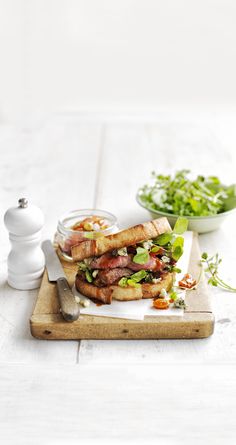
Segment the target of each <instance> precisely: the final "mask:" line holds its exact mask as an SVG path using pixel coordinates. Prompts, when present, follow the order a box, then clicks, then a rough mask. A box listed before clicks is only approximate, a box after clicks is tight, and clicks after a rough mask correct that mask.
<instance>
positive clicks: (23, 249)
mask: <svg viewBox="0 0 236 445" xmlns="http://www.w3.org/2000/svg"><path fill="white" fill-rule="evenodd" d="M18 204H19V205H18V207H11V208H10V209H8V210H7V211H6V213H5V215H4V223H5V226H6V228H7V230H8V231H9V239H10V241H11V246H12V248H11V251H10V253H9V255H8V284H9V285H10V286H11V287H14V288H15V289H21V290H27V289H36V288H37V287H39V286H40V282H41V276H42V274H43V271H44V266H45V258H44V254H43V251H42V249H41V231H42V227H43V224H44V216H43V213H42V211H41V210H40V209H39V208H38V207H36V206H35V205H29V204H28V201H27V199H26V198H21V199H19V201H18Z"/></svg>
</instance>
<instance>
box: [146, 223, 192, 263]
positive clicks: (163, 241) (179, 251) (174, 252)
mask: <svg viewBox="0 0 236 445" xmlns="http://www.w3.org/2000/svg"><path fill="white" fill-rule="evenodd" d="M187 228H188V220H187V219H186V218H184V217H179V218H178V219H177V221H176V223H175V225H174V228H173V231H172V232H167V233H163V234H162V235H159V236H158V237H157V238H156V239H155V240H153V242H154V244H155V245H156V246H160V247H165V249H167V250H170V251H171V256H172V258H173V259H174V260H175V261H178V260H179V258H180V257H181V256H182V255H183V252H184V238H183V237H182V236H179V235H182V234H183V233H184V232H185V231H186V230H187Z"/></svg>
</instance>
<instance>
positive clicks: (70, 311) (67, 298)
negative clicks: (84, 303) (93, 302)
mask: <svg viewBox="0 0 236 445" xmlns="http://www.w3.org/2000/svg"><path fill="white" fill-rule="evenodd" d="M57 291H58V297H59V301H60V306H61V313H62V315H63V318H64V319H65V320H66V321H75V320H77V319H78V317H79V306H78V304H77V303H76V301H75V297H74V295H73V293H72V291H71V288H70V286H69V284H68V281H67V280H66V278H64V277H61V278H58V280H57Z"/></svg>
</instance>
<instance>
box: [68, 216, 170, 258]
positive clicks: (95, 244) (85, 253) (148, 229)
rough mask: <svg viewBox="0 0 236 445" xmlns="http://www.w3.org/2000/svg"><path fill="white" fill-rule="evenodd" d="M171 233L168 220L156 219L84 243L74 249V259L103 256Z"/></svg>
mask: <svg viewBox="0 0 236 445" xmlns="http://www.w3.org/2000/svg"><path fill="white" fill-rule="evenodd" d="M170 231H171V227H170V225H169V222H168V220H167V218H158V219H154V220H153V221H148V222H146V223H143V224H138V225H137V226H134V227H130V228H129V229H125V230H122V231H121V232H118V233H116V234H114V235H108V236H104V237H101V238H98V239H96V240H86V241H82V243H79V244H77V245H75V246H73V247H72V249H71V251H72V258H73V260H74V261H81V260H84V259H85V258H89V257H91V256H99V255H102V254H103V253H106V252H108V251H109V250H113V249H120V248H121V247H128V246H132V245H134V244H136V243H140V242H141V241H146V240H149V239H153V238H156V237H157V236H158V235H161V234H162V233H165V232H170Z"/></svg>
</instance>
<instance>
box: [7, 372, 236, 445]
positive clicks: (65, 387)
mask: <svg viewBox="0 0 236 445" xmlns="http://www.w3.org/2000/svg"><path fill="white" fill-rule="evenodd" d="M222 376H224V377H223V378H222ZM0 377H1V378H0V391H1V394H4V400H3V399H2V397H1V399H0V407H1V411H0V429H1V438H4V441H3V442H2V443H4V445H8V444H13V443H17V445H42V444H43V445H51V444H53V445H54V444H55V445H56V444H68V443H69V444H74V443H82V444H84V443H85V444H87V443H95V444H97V443H99V444H100V443H116V444H121V443H122V444H123V443H125V444H126V443H132V444H135V443H138V444H144V443H145V444H146V443H147V444H149V443H152V444H153V443H155V444H156V443H158V444H161V445H180V444H187V443H191V444H193V445H195V444H201V443H209V444H213V443H214V444H222V445H223V444H227V445H228V444H229V445H233V444H234V443H235V433H236V425H235V416H234V414H235V409H236V399H235V397H234V394H235V391H236V375H235V372H234V368H231V367H229V366H226V365H221V366H217V367H215V366H210V365H205V366H204V367H202V366H196V367H195V368H193V367H191V366H188V365H181V366H175V367H174V366H141V365H140V366H139V367H137V366H135V367H134V366H130V367H127V366H121V365H120V366H114V367H111V366H110V367H109V368H107V367H103V366H101V367H98V366H93V367H88V366H79V367H74V366H63V365H62V366H60V368H58V367H55V366H51V367H44V368H42V367H38V366H33V365H32V366H31V367H22V366H19V365H18V366H17V365H12V366H11V367H10V368H9V366H7V365H2V366H1V367H0ZM13 393H14V397H12V394H13ZM3 402H4V405H3Z"/></svg>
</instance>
